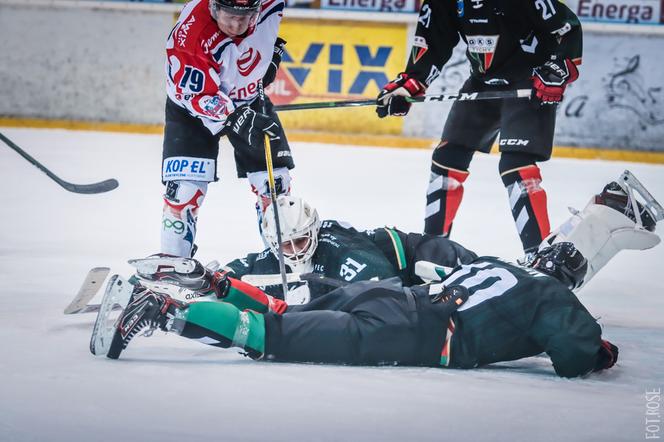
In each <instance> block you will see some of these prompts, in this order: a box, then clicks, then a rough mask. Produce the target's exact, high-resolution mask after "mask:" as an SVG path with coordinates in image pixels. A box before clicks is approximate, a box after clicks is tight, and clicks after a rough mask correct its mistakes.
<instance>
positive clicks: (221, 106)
mask: <svg viewBox="0 0 664 442" xmlns="http://www.w3.org/2000/svg"><path fill="white" fill-rule="evenodd" d="M227 106H228V103H227V102H226V100H225V99H223V98H221V97H220V96H218V95H215V96H214V97H209V98H208V99H207V100H205V101H204V102H201V108H202V109H203V111H204V112H205V113H206V114H208V115H211V116H214V117H216V116H219V115H224V114H226V113H227V112H226V109H227Z"/></svg>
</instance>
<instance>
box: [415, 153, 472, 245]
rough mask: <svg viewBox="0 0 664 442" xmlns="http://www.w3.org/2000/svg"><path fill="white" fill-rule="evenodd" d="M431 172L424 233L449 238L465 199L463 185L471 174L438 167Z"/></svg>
mask: <svg viewBox="0 0 664 442" xmlns="http://www.w3.org/2000/svg"><path fill="white" fill-rule="evenodd" d="M436 169H437V171H438V172H439V173H437V172H434V171H432V172H431V178H430V179H429V187H428V188H427V206H426V210H425V214H424V233H428V234H430V235H443V236H446V237H447V236H449V235H450V230H451V229H452V222H453V221H454V217H455V216H456V214H457V210H459V206H460V205H461V200H462V199H463V183H464V181H466V179H467V178H468V175H469V172H467V171H464V170H456V169H450V168H445V167H442V166H439V167H436Z"/></svg>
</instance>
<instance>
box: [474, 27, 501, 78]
mask: <svg viewBox="0 0 664 442" xmlns="http://www.w3.org/2000/svg"><path fill="white" fill-rule="evenodd" d="M498 37H499V36H498V35H469V36H467V37H466V41H467V43H468V53H469V54H470V56H471V57H472V58H473V59H474V60H475V61H476V62H477V64H478V67H479V70H480V72H481V73H486V71H488V70H489V68H490V67H491V62H493V53H494V52H495V51H496V47H497V46H498Z"/></svg>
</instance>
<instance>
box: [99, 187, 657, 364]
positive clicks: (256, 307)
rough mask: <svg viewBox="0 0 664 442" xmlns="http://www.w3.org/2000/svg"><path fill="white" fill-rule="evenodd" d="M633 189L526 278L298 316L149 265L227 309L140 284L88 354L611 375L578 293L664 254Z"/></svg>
mask: <svg viewBox="0 0 664 442" xmlns="http://www.w3.org/2000/svg"><path fill="white" fill-rule="evenodd" d="M623 177H625V176H623ZM623 177H621V179H622V178H623ZM632 178H633V177H631V176H629V175H628V176H626V177H625V179H624V184H623V181H621V183H616V182H614V183H611V184H609V185H607V186H606V187H605V189H604V190H603V192H601V193H600V194H599V195H596V196H595V197H593V199H592V200H591V203H589V205H588V206H587V207H586V208H585V209H584V210H583V211H582V212H576V213H575V214H574V215H573V217H572V218H571V219H570V221H569V222H568V223H567V224H566V227H565V228H564V229H560V230H559V231H557V232H554V233H553V234H552V236H551V237H549V238H547V241H546V243H545V246H543V248H542V249H540V250H538V252H537V253H536V254H535V258H534V259H533V261H532V262H531V263H529V264H528V266H522V265H515V264H510V263H507V262H505V261H502V260H500V259H498V258H493V257H478V258H476V259H474V260H473V261H472V262H470V263H469V264H463V265H458V266H456V267H455V268H454V269H453V271H452V272H451V273H449V274H448V275H444V276H442V282H440V283H428V284H423V285H417V286H412V287H410V288H409V287H406V286H404V284H403V283H402V281H401V280H400V279H399V278H389V279H386V280H382V281H360V282H356V283H352V284H349V285H347V286H344V287H340V288H337V289H335V290H333V291H331V292H329V293H328V294H326V295H324V296H320V297H318V298H317V299H315V300H313V301H312V302H310V303H308V304H305V305H294V306H291V305H288V304H287V303H286V302H284V301H282V300H278V299H274V298H273V297H271V296H269V295H267V294H266V293H264V292H263V291H261V290H260V289H258V288H256V287H253V286H251V285H249V284H247V283H244V282H242V281H240V280H237V279H234V278H230V277H228V274H227V273H226V272H214V273H212V272H210V271H209V270H207V269H206V268H204V267H203V266H202V265H200V264H199V263H196V262H195V261H193V260H180V261H182V262H176V261H177V260H175V261H166V262H165V263H162V264H161V265H157V266H155V265H154V263H151V262H150V260H149V259H148V261H147V265H146V266H145V267H141V266H139V267H138V269H139V277H141V278H143V279H144V280H146V281H154V280H159V281H162V282H163V281H165V280H170V281H173V282H177V284H178V285H179V286H180V287H187V288H190V289H192V290H196V291H199V292H201V293H204V294H208V293H209V294H213V295H214V296H215V297H216V298H218V299H219V300H221V301H222V302H195V303H191V304H186V303H183V302H181V301H178V300H175V299H173V298H171V297H169V296H168V295H165V294H162V293H157V292H153V291H151V290H149V289H146V288H145V287H143V286H142V285H141V284H137V285H136V286H135V288H134V291H133V294H132V296H131V298H130V299H129V302H128V305H127V307H126V308H125V310H124V312H123V313H122V314H121V316H120V317H119V318H118V321H117V322H116V323H115V324H116V325H115V326H114V327H113V328H112V329H111V330H110V332H111V335H110V336H103V339H101V340H99V339H97V337H96V336H97V334H96V332H97V330H98V327H97V324H98V323H100V317H98V318H97V322H96V324H95V333H93V339H92V341H91V350H92V352H93V353H95V354H99V352H100V351H102V349H103V353H102V354H106V355H107V356H108V357H109V358H113V359H115V358H118V357H119V356H120V354H121V352H122V351H123V350H124V349H125V348H126V347H127V345H128V344H129V342H130V341H131V340H132V339H133V337H134V336H136V334H137V333H138V332H139V331H142V330H144V329H146V328H147V334H148V335H149V334H151V333H152V331H154V330H156V329H157V328H160V329H162V330H164V331H168V332H172V333H176V334H179V335H180V336H184V337H187V338H190V339H194V340H197V341H199V342H203V343H206V344H208V345H212V346H216V347H222V348H229V347H239V348H241V349H243V350H244V351H245V352H246V354H247V355H248V356H250V357H252V358H254V359H264V360H276V361H292V362H324V363H344V364H365V365H375V364H402V365H419V366H443V367H451V368H474V367H478V366H483V365H486V364H491V363H494V362H499V361H509V360H515V359H519V358H524V357H528V356H533V355H536V354H539V353H541V352H546V353H547V354H548V356H549V357H550V358H551V361H552V363H553V367H554V370H555V372H556V373H557V374H558V375H559V376H564V377H575V376H581V375H584V374H587V373H590V372H592V371H598V370H602V369H607V368H610V367H612V366H613V365H614V364H615V362H616V361H617V358H618V348H617V347H616V346H615V345H613V344H611V343H610V342H608V341H606V340H603V339H602V337H601V328H600V326H599V325H598V324H597V322H596V320H595V319H594V318H593V317H592V316H591V314H590V313H589V312H588V311H587V310H586V309H585V307H584V306H583V305H582V304H581V302H580V301H579V300H578V299H577V298H576V296H575V295H574V293H573V292H572V291H571V289H573V288H577V287H579V286H581V285H582V284H583V283H584V282H586V281H587V279H588V278H589V273H590V272H591V268H594V269H595V270H594V271H596V270H598V269H599V267H601V265H603V264H604V263H606V262H607V261H608V260H609V259H610V258H611V257H612V256H613V255H615V253H617V251H618V250H619V249H620V248H621V247H622V248H628V247H627V246H626V245H627V244H628V243H630V244H631V246H630V247H629V248H649V247H653V246H654V245H656V244H657V243H658V242H659V237H658V236H657V235H656V234H655V233H653V231H654V229H655V223H656V221H657V220H661V219H664V211H663V210H662V207H661V206H660V205H659V204H657V202H656V201H654V199H652V197H651V196H650V195H649V194H648V193H647V191H645V189H643V188H641V190H642V192H640V194H641V195H642V196H645V197H646V198H645V201H644V203H641V204H639V203H637V202H636V200H635V198H634V196H633V193H632V190H631V189H630V186H629V185H628V184H630V179H632ZM631 183H633V184H636V183H637V182H636V181H631ZM589 233H591V236H590V237H589ZM570 241H572V242H570ZM575 244H578V245H579V246H580V249H577V247H575ZM582 252H583V253H582ZM171 259H173V258H171ZM192 263H193V264H194V265H192ZM147 269H152V271H147ZM142 270H143V271H144V273H141V272H142ZM105 304H107V303H106V299H105V300H104V301H103V302H102V311H103V308H104V305H105ZM100 316H101V314H100ZM102 319H103V318H102ZM101 330H103V328H102V329H101ZM111 336H112V340H111ZM105 342H111V343H110V345H108V346H107V345H106V344H105Z"/></svg>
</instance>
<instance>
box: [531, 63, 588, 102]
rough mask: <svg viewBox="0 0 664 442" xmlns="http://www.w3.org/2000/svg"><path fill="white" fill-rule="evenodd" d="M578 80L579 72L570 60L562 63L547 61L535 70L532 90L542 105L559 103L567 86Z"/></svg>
mask: <svg viewBox="0 0 664 442" xmlns="http://www.w3.org/2000/svg"><path fill="white" fill-rule="evenodd" d="M577 78H579V70H578V69H577V68H576V65H575V64H574V63H573V62H572V60H570V59H568V58H566V59H565V60H563V61H562V62H558V61H547V62H546V63H544V64H543V65H542V66H540V67H537V68H535V72H534V75H533V77H532V79H533V89H534V90H535V96H536V97H537V98H538V99H539V100H540V101H541V102H542V103H543V104H554V103H560V102H561V101H562V99H563V93H565V88H566V87H567V85H568V84H569V83H571V82H573V81H575V80H576V79H577Z"/></svg>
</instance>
